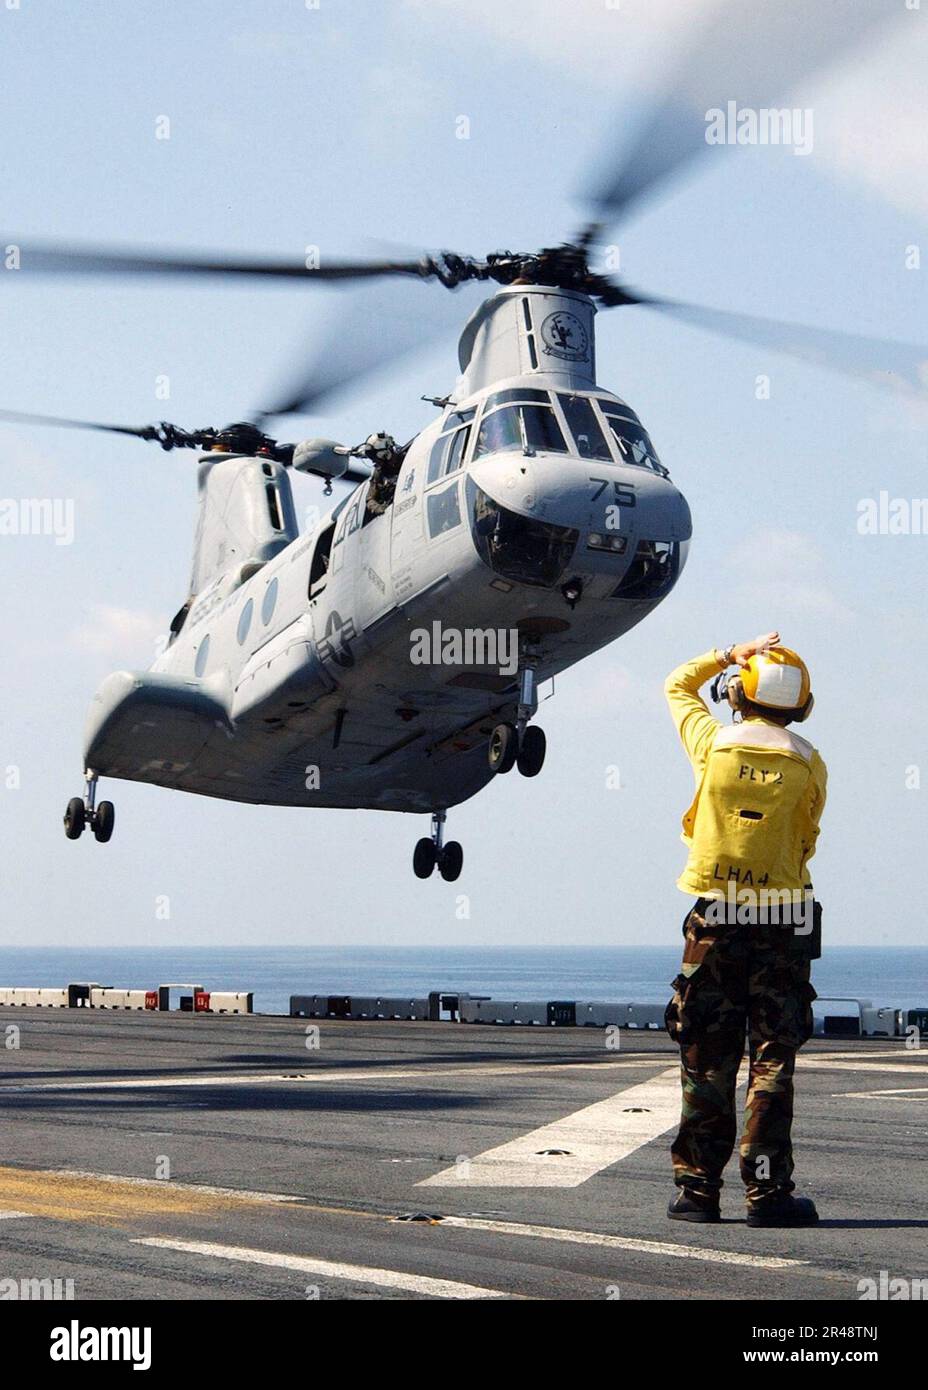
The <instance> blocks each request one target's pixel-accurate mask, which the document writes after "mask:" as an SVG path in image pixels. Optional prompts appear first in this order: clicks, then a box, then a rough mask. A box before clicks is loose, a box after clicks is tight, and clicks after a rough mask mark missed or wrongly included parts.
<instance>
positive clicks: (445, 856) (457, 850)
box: [438, 840, 464, 883]
mask: <svg viewBox="0 0 928 1390" xmlns="http://www.w3.org/2000/svg"><path fill="white" fill-rule="evenodd" d="M463 867H464V851H463V849H462V848H461V846H460V845H459V844H458V842H457V840H449V841H448V843H447V844H446V845H444V846H443V847H442V849H441V850H440V851H439V854H438V872H439V873H440V874H441V876H442V878H443V879H444V880H445V882H446V883H454V881H455V879H456V878H460V875H461V870H462V868H463Z"/></svg>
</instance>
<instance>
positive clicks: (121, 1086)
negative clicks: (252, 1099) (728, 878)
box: [0, 1053, 667, 1096]
mask: <svg viewBox="0 0 928 1390" xmlns="http://www.w3.org/2000/svg"><path fill="white" fill-rule="evenodd" d="M666 1060H667V1059H666V1057H662V1056H660V1055H656V1056H654V1057H649V1056H648V1055H647V1054H645V1053H642V1054H640V1055H639V1056H638V1057H634V1058H626V1059H623V1060H622V1061H620V1062H613V1061H609V1062H526V1063H522V1064H511V1065H508V1066H507V1065H505V1064H503V1065H499V1064H497V1063H493V1062H491V1063H478V1064H475V1065H473V1066H456V1067H442V1066H432V1067H403V1068H391V1067H378V1068H377V1070H376V1071H358V1070H355V1069H352V1068H344V1069H338V1070H335V1069H332V1070H329V1071H323V1070H322V1069H321V1068H320V1069H319V1070H318V1071H313V1070H309V1071H305V1070H302V1069H301V1068H300V1067H298V1066H297V1065H296V1064H294V1068H293V1070H292V1071H289V1072H250V1073H247V1074H245V1075H241V1074H238V1075H223V1076H196V1075H190V1076H153V1077H141V1078H139V1077H135V1078H130V1077H112V1078H110V1079H108V1080H104V1081H39V1082H32V1083H29V1084H23V1085H18V1084H12V1085H0V1096H2V1095H5V1094H6V1093H7V1092H8V1091H12V1092H17V1093H19V1092H22V1091H106V1090H128V1091H146V1090H159V1089H163V1088H171V1087H174V1086H176V1087H184V1086H248V1085H262V1084H265V1083H267V1082H280V1081H286V1082H289V1083H291V1084H295V1083H297V1082H304V1083H305V1082H311V1083H312V1084H313V1085H315V1084H317V1083H319V1082H333V1083H337V1082H342V1083H344V1082H346V1081H366V1082H369V1081H382V1082H385V1083H386V1084H388V1085H389V1084H392V1082H394V1081H412V1080H416V1079H419V1078H423V1077H425V1078H428V1079H434V1078H435V1077H442V1076H464V1077H468V1076H472V1077H483V1076H531V1075H533V1074H534V1073H538V1074H541V1073H548V1072H567V1073H571V1072H577V1071H597V1072H602V1073H603V1075H604V1076H607V1075H609V1074H611V1073H612V1072H613V1071H621V1070H624V1069H626V1068H628V1067H638V1068H642V1067H644V1068H647V1067H649V1066H663V1065H664V1063H665V1062H666ZM304 1065H305V1064H304Z"/></svg>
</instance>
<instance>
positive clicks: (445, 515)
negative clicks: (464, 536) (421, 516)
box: [428, 482, 461, 540]
mask: <svg viewBox="0 0 928 1390" xmlns="http://www.w3.org/2000/svg"><path fill="white" fill-rule="evenodd" d="M458 493H459V487H458V484H457V482H454V483H452V484H451V486H450V487H446V488H442V489H441V491H440V492H439V491H435V492H430V493H429V497H428V518H429V535H430V536H431V538H432V539H433V540H434V539H435V537H436V536H442V535H444V533H445V532H446V531H453V530H454V528H455V527H456V526H460V524H461V502H460V498H459V496H458Z"/></svg>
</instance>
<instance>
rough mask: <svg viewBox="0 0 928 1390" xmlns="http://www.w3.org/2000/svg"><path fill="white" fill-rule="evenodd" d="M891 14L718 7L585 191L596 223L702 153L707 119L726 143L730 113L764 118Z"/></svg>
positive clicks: (796, 5)
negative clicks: (619, 154) (721, 129)
mask: <svg viewBox="0 0 928 1390" xmlns="http://www.w3.org/2000/svg"><path fill="white" fill-rule="evenodd" d="M899 9H900V6H899V3H898V0H816V3H815V4H809V0H750V3H745V0H727V3H725V4H723V5H722V6H721V7H720V8H719V9H718V10H717V11H716V12H714V13H713V14H712V15H711V16H710V17H709V18H708V19H707V20H706V21H705V22H704V24H703V26H702V27H701V30H700V32H699V34H698V36H697V37H696V39H695V41H694V43H693V44H692V46H691V47H690V49H689V50H688V51H687V52H686V53H685V55H684V57H683V59H682V61H681V62H679V63H678V64H677V66H676V69H675V70H674V69H673V68H672V69H671V71H670V72H669V74H668V78H667V80H666V82H665V83H663V84H662V94H660V95H658V96H657V98H656V100H655V101H654V103H653V106H652V108H651V110H650V112H649V114H648V115H646V116H645V118H644V119H643V120H642V122H641V123H640V126H639V128H638V132H637V136H636V138H635V139H634V140H633V141H632V143H631V145H630V146H629V147H628V148H627V149H626V150H625V153H624V156H623V158H622V160H621V162H620V163H619V165H618V166H617V167H615V164H614V156H612V155H611V153H609V154H607V155H606V156H605V157H604V158H603V159H602V160H601V162H600V170H601V173H600V174H599V176H598V177H594V180H593V183H592V186H591V187H590V188H589V189H588V190H587V198H588V200H589V201H591V202H592V204H593V207H594V210H595V212H594V216H595V219H596V222H597V223H611V222H615V221H616V220H617V219H618V218H619V217H621V216H624V215H625V214H626V213H627V212H628V211H629V209H630V208H631V207H632V206H633V205H634V204H636V203H638V202H639V201H640V200H641V199H642V198H643V197H644V196H645V195H646V194H648V195H650V194H652V193H653V192H654V191H655V190H656V189H657V188H658V187H659V185H661V184H662V183H663V182H664V181H665V180H666V179H668V178H669V177H670V176H671V175H673V174H675V173H677V172H678V171H679V170H680V169H681V168H682V167H683V166H684V165H685V164H687V163H689V161H690V160H692V159H694V158H696V157H697V156H698V155H699V154H700V153H702V152H704V151H705V150H706V148H707V145H708V141H707V133H708V130H709V119H710V112H715V111H717V112H720V113H722V115H723V116H724V118H725V120H726V122H727V127H726V143H730V142H729V141H728V139H727V135H728V130H729V128H730V126H731V117H732V108H735V113H737V111H745V110H747V111H750V112H753V114H754V115H755V116H757V114H758V113H759V112H762V111H765V110H768V111H769V110H770V108H771V105H772V103H773V101H774V100H776V99H778V98H780V97H782V96H783V95H784V94H785V93H786V92H789V91H790V90H792V88H793V87H795V86H796V85H798V84H799V83H800V82H802V81H803V80H804V79H805V78H806V77H808V76H809V75H810V74H811V73H813V72H815V71H816V70H817V69H818V68H820V67H822V66H824V65H826V64H828V63H830V62H832V61H833V60H834V59H836V58H838V57H839V56H840V55H841V54H842V52H843V51H844V50H845V49H847V48H849V47H850V46H851V45H852V44H854V43H856V42H857V41H858V40H859V39H861V38H862V37H863V36H864V35H865V34H866V33H867V32H868V31H869V30H870V29H872V28H873V27H874V26H875V25H877V24H879V23H881V22H882V21H884V20H887V19H889V18H892V17H894V16H895V15H897V14H898V13H899ZM735 134H737V131H736V132H735ZM809 135H811V131H809ZM734 138H735V136H734V135H733V136H732V140H734ZM612 144H614V141H613V142H612ZM610 150H611V146H610ZM610 166H611V167H610ZM588 230H592V229H588Z"/></svg>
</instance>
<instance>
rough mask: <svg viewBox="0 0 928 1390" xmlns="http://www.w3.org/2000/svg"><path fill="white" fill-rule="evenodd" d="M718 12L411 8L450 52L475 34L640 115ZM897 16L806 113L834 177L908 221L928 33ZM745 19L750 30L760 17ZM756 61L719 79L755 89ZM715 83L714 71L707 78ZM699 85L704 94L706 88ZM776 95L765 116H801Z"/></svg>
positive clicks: (654, 3)
mask: <svg viewBox="0 0 928 1390" xmlns="http://www.w3.org/2000/svg"><path fill="white" fill-rule="evenodd" d="M860 2H861V3H864V0H860ZM866 3H873V0H866ZM718 9H719V4H718V0H617V3H616V4H615V5H614V6H613V5H607V4H606V3H605V0H572V3H571V6H570V21H569V23H565V21H564V10H565V3H564V0H508V3H507V4H506V5H500V4H499V0H469V3H468V4H467V5H466V6H465V5H461V4H460V0H405V10H406V12H407V14H408V15H409V16H410V17H414V22H415V24H416V25H423V24H427V23H431V24H434V25H437V26H439V27H440V29H441V31H442V32H443V34H444V36H445V39H446V41H450V40H449V39H448V31H449V30H450V29H453V28H454V26H455V25H458V24H460V25H466V27H467V29H468V30H471V31H472V30H473V28H474V27H475V26H479V27H480V28H482V29H483V30H485V31H486V32H487V33H488V34H489V36H490V38H491V39H492V41H493V43H494V45H499V46H503V45H505V46H506V47H507V48H510V49H512V50H513V52H514V53H517V54H518V55H519V57H520V58H521V57H524V55H525V54H528V55H530V57H531V58H533V59H535V60H537V61H539V62H542V63H545V64H547V65H549V66H551V67H554V68H557V69H559V70H561V71H563V72H564V73H565V74H570V76H571V77H573V79H574V80H580V81H582V82H583V83H584V84H585V85H587V86H588V87H590V88H592V89H598V92H597V95H600V94H602V95H606V94H608V96H609V98H610V99H614V98H615V96H616V95H617V94H618V95H619V96H620V98H621V100H622V103H623V106H624V107H625V108H626V109H627V110H629V111H631V112H633V113H634V112H635V111H636V107H638V108H640V106H641V99H642V97H645V98H646V97H647V93H648V92H649V91H651V90H654V91H658V92H662V90H663V87H664V85H665V84H666V82H667V80H668V75H669V73H672V72H673V71H674V65H675V63H676V61H677V58H678V56H679V54H680V53H681V52H684V51H685V50H686V49H687V48H688V47H689V46H690V45H691V44H692V43H693V41H694V40H695V39H696V36H697V35H698V33H699V31H700V29H701V28H702V27H703V26H704V25H705V24H706V23H707V21H708V20H709V19H710V18H711V17H712V15H713V14H714V13H715V11H717V10H718ZM886 10H887V15H888V16H891V18H890V19H889V21H888V22H887V23H885V24H884V25H883V27H882V28H878V29H875V30H874V33H873V40H872V42H869V43H868V44H867V46H866V48H863V47H862V46H860V45H858V46H856V47H854V46H852V47H851V48H850V49H849V50H848V51H847V52H842V53H839V54H838V55H837V57H836V59H835V62H834V64H833V65H829V64H826V65H825V66H824V67H823V68H822V69H821V70H820V71H819V72H818V73H816V74H815V76H814V77H813V78H811V79H808V80H807V81H805V82H803V83H802V84H801V88H800V92H801V101H802V105H803V106H811V107H812V108H813V112H814V120H815V128H814V129H815V144H814V150H815V158H816V160H817V161H818V163H819V166H820V167H821V168H822V169H823V170H825V171H827V172H828V173H830V174H832V175H836V176H837V177H838V178H840V179H842V180H845V181H847V182H850V183H852V184H853V185H856V186H857V187H865V188H867V189H869V190H870V191H871V192H874V193H876V194H877V195H879V196H880V197H882V198H884V199H885V200H886V201H887V202H888V203H890V204H892V205H893V206H894V207H896V208H899V209H901V210H902V211H903V212H907V213H914V214H915V215H916V216H918V217H920V218H928V179H926V177H925V157H924V125H925V116H926V101H925V81H924V74H925V71H926V69H928V25H926V24H925V20H924V15H923V14H922V13H921V12H920V11H919V10H917V9H913V10H908V9H906V7H905V5H904V4H903V2H902V0H899V4H898V8H895V7H892V6H889V5H887V7H886ZM742 19H744V20H745V21H746V22H748V21H749V19H750V15H749V13H748V14H747V15H745V16H742ZM805 22H811V20H809V19H808V17H807V20H806V21H805ZM745 56H746V59H747V60H748V61H747V66H746V68H745V69H742V67H741V66H740V60H739V59H738V58H737V56H736V55H731V54H729V53H725V52H723V53H720V54H718V55H717V60H713V65H714V64H715V61H717V65H718V71H719V73H724V72H725V71H726V69H730V68H732V67H733V71H734V72H735V73H736V74H737V76H738V78H739V80H746V81H747V82H748V84H749V85H752V77H751V64H750V61H749V60H750V56H751V55H750V54H747V55H745ZM757 59H758V63H759V70H760V72H761V73H763V71H764V66H765V62H767V61H769V62H770V64H772V66H773V70H779V68H780V67H781V66H783V63H782V59H783V54H782V53H781V54H776V53H772V54H770V55H764V54H763V53H762V52H760V53H758V55H757ZM707 75H710V74H708V70H707V72H706V73H704V74H703V77H706V76H707ZM694 85H695V88H697V89H698V88H699V86H700V85H701V83H700V82H699V81H698V80H697V81H696V82H695V84H694ZM768 95H769V94H765V98H764V100H763V102H762V103H761V104H763V105H767V104H770V101H772V102H773V103H775V104H779V103H780V102H781V101H782V103H783V104H790V105H792V104H795V101H796V100H797V96H798V94H797V93H796V92H791V91H790V90H789V85H788V83H787V85H786V87H785V88H784V90H783V91H782V93H774V94H772V95H770V100H769V101H768V99H767V97H768ZM787 99H790V100H789V102H787ZM741 100H742V103H744V102H746V101H748V97H746V96H745V97H742V98H741ZM597 109H599V108H598V107H597V104H596V102H595V101H593V102H592V103H591V112H595V111H597ZM605 109H608V107H606V108H605Z"/></svg>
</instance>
